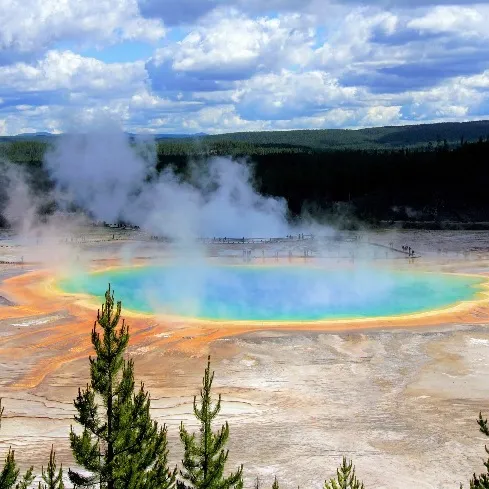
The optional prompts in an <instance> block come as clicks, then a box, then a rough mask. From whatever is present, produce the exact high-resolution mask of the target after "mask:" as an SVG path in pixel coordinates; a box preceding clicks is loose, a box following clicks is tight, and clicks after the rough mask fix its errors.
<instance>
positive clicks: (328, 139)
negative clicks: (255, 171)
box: [0, 121, 489, 154]
mask: <svg viewBox="0 0 489 489" xmlns="http://www.w3.org/2000/svg"><path fill="white" fill-rule="evenodd" d="M128 136H129V137H130V138H131V139H135V138H137V136H138V134H136V133H128ZM152 136H153V137H154V138H155V139H156V140H157V141H158V142H159V145H160V147H161V146H163V147H167V150H165V152H168V153H169V154H170V153H171V152H172V151H173V150H174V149H175V150H176V151H177V152H183V153H189V152H190V153H191V152H192V151H193V150H192V148H193V146H194V141H195V140H198V143H199V146H198V147H201V145H202V143H207V145H208V146H209V147H211V148H215V146H216V145H219V146H222V145H224V146H223V149H224V150H226V149H227V146H229V145H230V146H229V147H233V146H235V145H238V146H239V150H240V151H241V150H245V151H246V149H247V147H249V146H254V147H264V148H268V149H269V148H272V147H274V148H278V147H282V148H289V149H295V150H297V151H301V150H305V149H306V150H309V151H310V150H319V151H321V150H343V149H345V150H346V149H348V150H356V149H386V150H389V149H396V148H413V147H420V146H427V145H429V144H430V143H431V144H433V145H440V144H443V143H444V141H446V142H447V143H448V144H449V145H450V146H452V147H453V146H457V145H459V144H460V143H461V142H462V141H467V142H471V141H477V140H478V139H480V138H483V139H486V138H487V137H488V136H489V121H471V122H442V123H435V124H416V125H408V126H385V127H370V128H366V129H301V130H292V131H261V132H234V133H226V134H216V135H208V134H205V133H196V134H168V133H162V134H153V135H152ZM56 137H57V135H55V134H50V133H47V132H36V133H31V134H19V135H17V136H4V137H0V142H8V141H16V140H20V141H37V142H50V141H52V140H53V139H54V138H56ZM221 143H222V144H221ZM204 146H206V144H204ZM172 147H174V148H172ZM196 147H197V146H196ZM189 150H190V151H189ZM251 152H253V151H251ZM231 153H232V151H231Z"/></svg>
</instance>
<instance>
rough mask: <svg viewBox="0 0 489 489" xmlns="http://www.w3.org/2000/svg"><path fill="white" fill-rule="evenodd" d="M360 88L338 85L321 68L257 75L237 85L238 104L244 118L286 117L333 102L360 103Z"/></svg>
mask: <svg viewBox="0 0 489 489" xmlns="http://www.w3.org/2000/svg"><path fill="white" fill-rule="evenodd" d="M362 92H363V91H362V90H359V89H357V88H355V87H342V86H341V85H340V84H339V83H338V80H337V79H336V78H334V77H332V76H331V75H329V74H328V73H326V72H324V71H318V70H316V71H308V72H303V73H295V72H292V71H289V70H282V71H281V72H280V73H277V74H266V75H257V76H255V77H253V78H251V79H250V80H247V81H246V82H243V83H242V84H241V85H240V95H239V102H238V108H239V111H240V113H245V114H246V116H247V118H253V114H254V115H255V118H257V119H288V118H291V117H295V116H297V115H298V114H301V113H302V114H304V115H308V114H310V113H311V112H315V111H321V110H326V109H329V108H332V107H334V106H338V105H339V106H341V105H344V104H347V105H351V104H353V105H357V104H358V103H361V102H360V100H361V97H362V95H363V94H362Z"/></svg>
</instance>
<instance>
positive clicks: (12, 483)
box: [0, 398, 34, 489]
mask: <svg viewBox="0 0 489 489" xmlns="http://www.w3.org/2000/svg"><path fill="white" fill-rule="evenodd" d="M2 416H3V407H2V399H1V398H0V427H1V425H2ZM19 474H20V469H19V468H18V466H17V462H16V461H15V450H12V448H9V449H8V452H7V456H6V457H5V463H4V465H3V467H2V470H1V471H0V489H27V487H29V485H30V484H31V483H32V481H33V480H34V475H33V467H30V468H29V469H28V470H27V472H26V473H25V474H24V475H23V476H22V478H21V479H19Z"/></svg>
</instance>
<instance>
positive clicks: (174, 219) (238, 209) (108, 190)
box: [45, 127, 289, 238]
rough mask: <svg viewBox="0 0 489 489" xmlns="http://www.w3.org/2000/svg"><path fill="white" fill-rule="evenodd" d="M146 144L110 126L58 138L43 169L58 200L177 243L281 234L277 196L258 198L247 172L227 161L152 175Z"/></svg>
mask: <svg viewBox="0 0 489 489" xmlns="http://www.w3.org/2000/svg"><path fill="white" fill-rule="evenodd" d="M155 162H156V155H155V147H154V144H153V143H152V142H151V141H146V142H145V141H140V142H139V143H138V144H136V145H134V146H132V145H131V144H130V142H129V140H128V137H127V136H126V135H125V134H124V133H122V132H121V131H120V130H118V129H116V128H107V127H105V128H103V130H97V131H96V132H92V133H88V134H78V135H66V136H61V138H60V140H59V142H58V143H57V145H56V147H55V149H54V150H53V151H52V152H51V153H49V154H48V155H47V156H46V158H45V165H46V167H47V169H48V171H49V172H50V175H51V177H52V178H53V179H54V181H55V182H56V187H57V189H58V192H59V195H61V196H62V198H60V199H59V203H61V204H62V205H63V206H65V207H66V206H69V204H71V203H74V204H76V205H77V206H79V207H81V208H82V209H84V210H86V211H87V212H88V213H89V214H90V215H91V216H92V217H93V218H94V219H96V220H100V221H107V222H116V221H117V220H122V221H125V222H129V223H131V224H134V225H139V226H140V227H141V228H143V229H145V230H147V231H150V232H152V233H154V234H160V235H165V236H171V237H176V238H193V237H213V236H220V237H225V236H227V237H236V238H237V237H243V236H246V237H262V236H282V235H285V234H286V233H287V231H288V230H289V226H288V223H287V218H286V217H287V206H286V202H285V200H284V199H276V198H271V197H265V196H262V195H260V194H259V193H257V192H256V191H255V190H254V188H253V184H252V174H251V170H250V167H249V166H248V165H247V164H246V163H245V162H238V161H233V160H231V159H229V158H212V159H210V160H208V161H207V162H206V164H205V165H197V164H194V165H193V166H192V171H191V175H190V178H189V179H188V180H187V181H185V182H184V181H183V180H182V178H181V177H180V176H178V175H176V174H175V172H174V171H172V170H171V169H167V170H165V171H163V172H162V173H161V174H159V175H158V174H157V173H156V170H155Z"/></svg>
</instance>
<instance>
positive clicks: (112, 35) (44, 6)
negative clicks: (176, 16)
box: [0, 0, 165, 56]
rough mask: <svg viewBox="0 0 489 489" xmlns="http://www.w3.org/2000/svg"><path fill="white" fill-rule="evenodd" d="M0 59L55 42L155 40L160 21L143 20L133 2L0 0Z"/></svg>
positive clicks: (39, 48)
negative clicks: (0, 57)
mask: <svg viewBox="0 0 489 489" xmlns="http://www.w3.org/2000/svg"><path fill="white" fill-rule="evenodd" d="M0 25H1V26H2V28H1V29H0V56H8V55H20V54H22V53H31V52H39V51H42V50H45V49H48V48H49V47H51V46H52V45H53V43H56V42H66V41H75V42H78V43H80V44H88V45H93V44H97V43H102V42H104V43H107V42H108V43H112V42H116V41H118V40H122V39H139V40H147V41H156V40H158V39H160V38H161V37H163V36H164V34H165V31H164V28H163V24H162V22H161V21H159V20H157V19H145V18H143V17H142V16H141V14H140V12H139V6H138V3H137V0H82V1H81V0H22V1H11V0H0Z"/></svg>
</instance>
